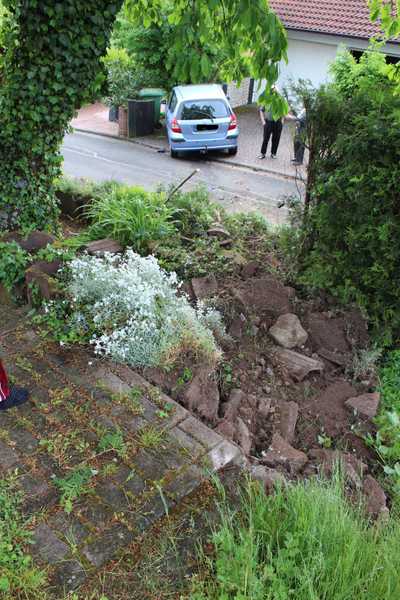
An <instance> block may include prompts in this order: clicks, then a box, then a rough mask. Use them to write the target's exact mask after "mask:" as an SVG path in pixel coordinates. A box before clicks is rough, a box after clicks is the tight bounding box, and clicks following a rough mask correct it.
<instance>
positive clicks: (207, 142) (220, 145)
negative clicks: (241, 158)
mask: <svg viewBox="0 0 400 600" xmlns="http://www.w3.org/2000/svg"><path fill="white" fill-rule="evenodd" d="M166 127H167V135H168V142H169V147H170V152H171V156H172V157H173V158H176V157H177V156H178V155H179V153H180V152H182V153H183V152H193V151H195V150H197V151H200V152H207V151H208V150H227V151H228V153H229V154H232V155H234V154H236V153H237V149H238V137H239V127H238V124H237V118H236V115H235V113H234V112H233V110H232V108H231V106H230V104H229V101H228V99H227V97H226V96H225V93H224V91H223V89H222V86H220V85H217V84H204V85H179V86H177V87H174V88H173V90H172V93H171V97H170V99H169V101H168V106H167V111H166Z"/></svg>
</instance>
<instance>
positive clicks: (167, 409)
mask: <svg viewBox="0 0 400 600" xmlns="http://www.w3.org/2000/svg"><path fill="white" fill-rule="evenodd" d="M173 410H174V406H173V404H171V403H170V402H166V403H165V404H164V407H163V408H160V410H158V411H157V413H156V414H157V417H158V418H159V419H167V418H168V417H170V416H171V412H172V411H173Z"/></svg>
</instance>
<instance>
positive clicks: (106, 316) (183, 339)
mask: <svg viewBox="0 0 400 600" xmlns="http://www.w3.org/2000/svg"><path fill="white" fill-rule="evenodd" d="M70 269H71V281H70V284H69V292H70V294H71V297H72V306H73V309H74V312H75V315H74V317H75V320H76V321H79V322H82V321H85V320H86V321H87V322H88V323H91V325H92V330H93V328H94V330H95V332H96V333H95V334H94V335H93V337H92V339H91V343H92V344H93V345H94V347H95V351H96V353H97V354H101V355H107V356H110V357H111V358H113V359H114V360H116V361H119V362H125V363H128V364H130V365H133V366H141V367H144V366H167V365H168V357H177V356H178V355H179V353H180V349H181V351H182V352H184V351H185V352H187V351H191V350H193V351H194V352H195V353H197V354H198V353H200V354H202V355H203V358H206V359H208V360H210V361H215V360H217V359H218V356H219V350H218V348H217V344H216V341H215V338H214V333H213V332H215V333H216V335H218V336H220V335H221V334H222V333H223V331H224V328H223V323H222V319H221V315H220V314H219V313H218V312H217V311H216V310H214V309H212V308H209V307H206V306H205V305H202V304H199V305H198V306H197V307H195V308H194V307H192V306H191V305H190V303H189V301H188V298H187V296H186V295H185V294H183V293H180V291H179V288H180V285H181V284H180V283H179V282H178V280H177V276H176V274H175V273H167V272H165V271H163V270H162V269H161V268H160V266H159V264H158V262H157V260H156V258H154V257H153V256H147V257H145V258H144V257H142V256H139V255H138V254H136V253H135V252H133V250H131V249H128V250H127V251H126V253H125V255H124V256H123V257H116V256H115V255H111V254H108V255H106V256H105V257H104V258H99V257H95V256H89V255H83V256H80V257H78V258H76V259H74V260H73V261H72V262H71V263H70ZM93 326H94V327H93ZM210 327H211V328H212V329H213V331H212V330H211V329H210ZM191 345H192V347H191Z"/></svg>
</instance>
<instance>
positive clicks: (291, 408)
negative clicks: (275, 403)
mask: <svg viewBox="0 0 400 600" xmlns="http://www.w3.org/2000/svg"><path fill="white" fill-rule="evenodd" d="M280 417H281V418H280V424H279V431H280V434H281V436H282V437H283V439H284V440H286V441H287V442H289V444H291V443H292V442H293V440H294V434H295V430H296V423H297V419H298V417H299V405H298V404H297V403H296V402H284V403H283V404H282V405H281V406H280Z"/></svg>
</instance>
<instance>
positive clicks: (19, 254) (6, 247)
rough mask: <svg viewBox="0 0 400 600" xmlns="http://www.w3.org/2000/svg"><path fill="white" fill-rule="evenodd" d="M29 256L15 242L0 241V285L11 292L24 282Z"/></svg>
mask: <svg viewBox="0 0 400 600" xmlns="http://www.w3.org/2000/svg"><path fill="white" fill-rule="evenodd" d="M28 262H29V254H28V253H27V252H25V250H23V249H22V248H21V246H19V245H18V244H17V243H16V242H1V241H0V283H2V284H3V285H4V287H5V288H6V289H7V290H8V291H11V290H12V288H13V287H14V285H16V284H18V283H21V282H22V281H23V280H24V275H25V269H26V267H27V264H28Z"/></svg>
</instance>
